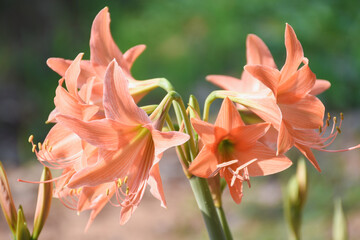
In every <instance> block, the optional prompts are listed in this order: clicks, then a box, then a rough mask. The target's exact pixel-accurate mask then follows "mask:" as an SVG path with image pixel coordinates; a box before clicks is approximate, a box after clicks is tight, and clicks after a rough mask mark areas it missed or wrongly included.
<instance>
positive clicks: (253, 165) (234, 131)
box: [189, 98, 292, 203]
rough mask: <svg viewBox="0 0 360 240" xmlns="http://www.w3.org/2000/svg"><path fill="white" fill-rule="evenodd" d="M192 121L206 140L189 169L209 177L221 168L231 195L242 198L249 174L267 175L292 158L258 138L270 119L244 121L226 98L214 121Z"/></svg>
mask: <svg viewBox="0 0 360 240" xmlns="http://www.w3.org/2000/svg"><path fill="white" fill-rule="evenodd" d="M191 122H192V125H193V127H194V129H195V131H196V132H197V133H198V134H199V136H200V137H201V140H202V142H203V144H204V146H203V148H202V149H201V151H200V153H199V154H198V156H197V157H196V158H195V159H194V161H193V162H192V163H191V165H190V167H189V171H190V172H191V173H192V174H194V175H196V176H199V177H203V178H208V177H212V176H214V175H216V174H217V173H218V172H219V173H220V176H221V177H224V178H225V180H226V182H227V184H228V186H229V189H230V193H231V196H232V198H233V199H234V201H235V202H236V203H240V202H241V198H242V182H243V181H249V176H264V175H268V174H273V173H277V172H280V171H282V170H284V169H286V168H288V167H289V166H290V165H291V164H292V162H291V161H290V160H289V159H288V158H286V157H285V156H283V155H279V156H276V154H275V152H274V151H273V150H271V149H270V148H269V147H267V146H265V145H264V144H262V143H260V142H258V141H257V140H258V139H259V138H261V137H262V136H264V134H265V133H266V131H267V130H268V129H269V127H270V124H269V123H260V124H253V125H245V124H244V123H243V121H242V119H241V117H240V115H239V113H238V111H237V109H236V107H235V106H234V104H233V103H232V102H231V101H230V100H229V98H225V99H224V101H223V104H222V106H221V109H220V111H219V114H218V117H217V119H216V122H215V125H212V124H210V123H207V122H204V121H201V120H198V119H195V118H192V119H191Z"/></svg>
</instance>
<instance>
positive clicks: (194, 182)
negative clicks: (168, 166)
mask: <svg viewBox="0 0 360 240" xmlns="http://www.w3.org/2000/svg"><path fill="white" fill-rule="evenodd" d="M189 181H190V185H191V188H192V190H193V193H194V196H195V199H196V202H197V204H198V207H199V209H200V211H201V214H202V216H203V219H204V221H205V225H206V229H207V232H208V234H209V238H210V239H211V240H222V239H224V240H226V239H227V238H226V237H225V234H224V232H223V228H222V225H221V223H220V220H219V217H218V214H217V212H216V209H215V205H214V202H213V199H212V197H211V193H210V190H209V186H208V184H207V181H206V179H204V178H199V177H196V176H193V177H191V178H190V179H189Z"/></svg>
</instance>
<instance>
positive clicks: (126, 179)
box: [124, 176, 129, 184]
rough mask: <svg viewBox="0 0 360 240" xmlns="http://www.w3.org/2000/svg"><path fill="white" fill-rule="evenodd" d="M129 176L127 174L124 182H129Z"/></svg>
mask: <svg viewBox="0 0 360 240" xmlns="http://www.w3.org/2000/svg"><path fill="white" fill-rule="evenodd" d="M128 178H129V177H128V176H125V178H124V183H125V184H126V183H127V181H128Z"/></svg>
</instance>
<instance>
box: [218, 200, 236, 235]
mask: <svg viewBox="0 0 360 240" xmlns="http://www.w3.org/2000/svg"><path fill="white" fill-rule="evenodd" d="M216 212H217V214H218V216H219V218H220V222H221V226H222V229H223V231H224V233H225V237H226V240H232V239H233V237H232V234H231V231H230V228H229V224H228V222H227V219H226V216H225V212H224V209H223V208H222V206H217V207H216Z"/></svg>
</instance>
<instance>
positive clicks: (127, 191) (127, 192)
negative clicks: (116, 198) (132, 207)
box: [125, 187, 130, 195]
mask: <svg viewBox="0 0 360 240" xmlns="http://www.w3.org/2000/svg"><path fill="white" fill-rule="evenodd" d="M129 191H130V189H129V187H126V192H125V194H126V195H128V194H129Z"/></svg>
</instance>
